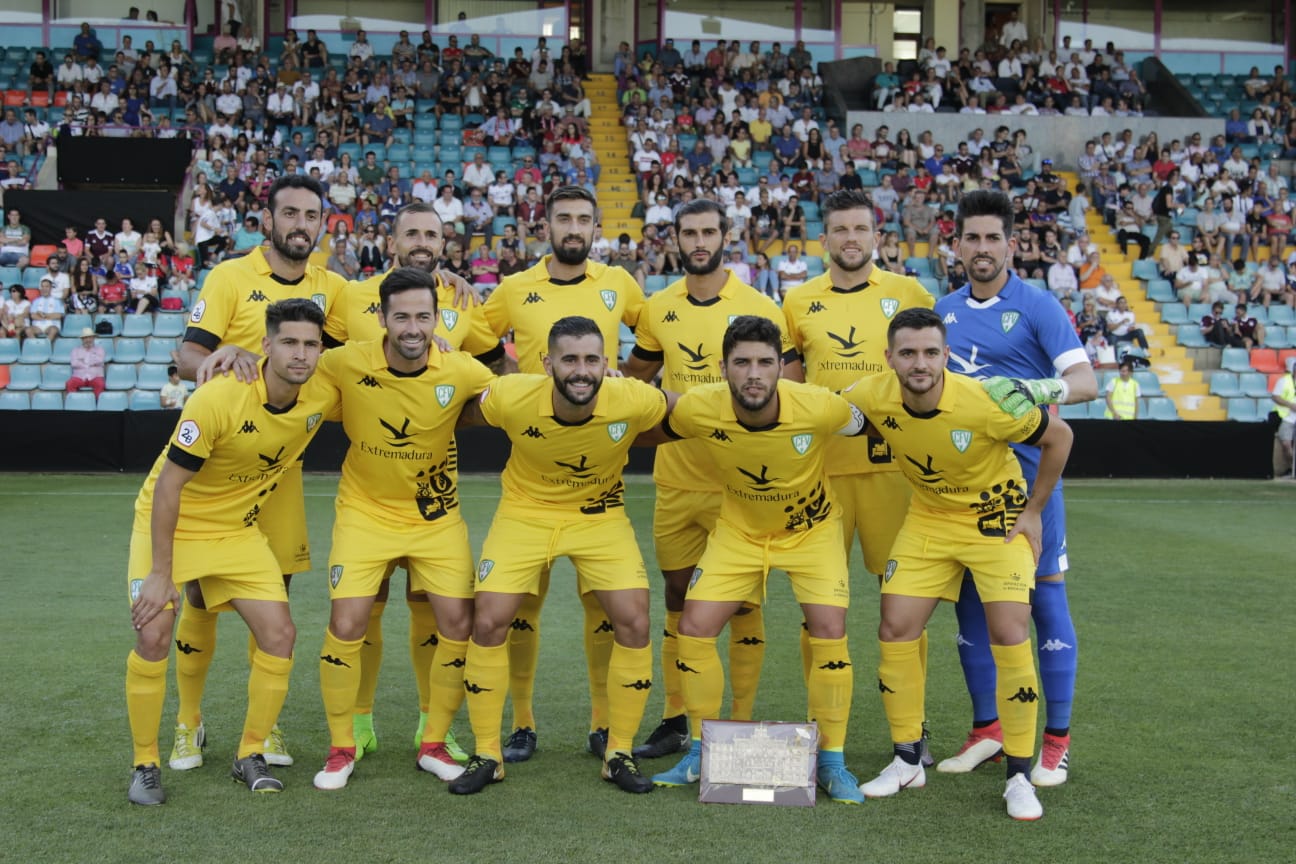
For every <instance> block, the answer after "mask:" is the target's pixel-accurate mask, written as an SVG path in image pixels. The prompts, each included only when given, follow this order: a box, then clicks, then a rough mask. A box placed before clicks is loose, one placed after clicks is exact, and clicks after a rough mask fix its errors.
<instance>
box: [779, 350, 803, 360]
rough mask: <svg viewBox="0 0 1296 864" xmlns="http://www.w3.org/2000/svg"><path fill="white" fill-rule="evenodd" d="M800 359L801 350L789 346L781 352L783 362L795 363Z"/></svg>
mask: <svg viewBox="0 0 1296 864" xmlns="http://www.w3.org/2000/svg"><path fill="white" fill-rule="evenodd" d="M800 359H801V352H800V351H798V350H796V349H795V348H789V349H788V350H786V351H784V352H783V362H784V363H796V362H797V361H799V360H800Z"/></svg>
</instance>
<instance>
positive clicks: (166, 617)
mask: <svg viewBox="0 0 1296 864" xmlns="http://www.w3.org/2000/svg"><path fill="white" fill-rule="evenodd" d="M174 621H175V617H174V616H173V615H172V614H171V612H170V611H169V610H167V611H163V612H161V613H159V614H158V616H157V617H156V618H154V619H153V620H152V621H150V622H149V623H147V624H145V625H144V626H143V627H141V628H140V629H139V630H138V631H137V632H136V634H135V653H136V654H138V655H139V656H140V657H143V658H144V659H145V660H147V661H149V662H150V663H156V662H157V661H159V660H165V659H166V657H167V653H168V652H169V651H170V650H171V625H172V624H173V623H174Z"/></svg>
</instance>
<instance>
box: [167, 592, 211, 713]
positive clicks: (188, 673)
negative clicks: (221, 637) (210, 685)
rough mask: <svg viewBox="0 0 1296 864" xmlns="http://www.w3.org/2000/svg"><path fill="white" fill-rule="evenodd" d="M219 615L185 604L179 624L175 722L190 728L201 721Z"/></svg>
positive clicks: (177, 634)
mask: <svg viewBox="0 0 1296 864" xmlns="http://www.w3.org/2000/svg"><path fill="white" fill-rule="evenodd" d="M216 617H217V616H216V613H215V612H208V611H207V610H206V609H198V608H196V607H195V606H194V605H193V604H192V603H186V604H184V608H182V609H181V610H180V620H179V622H178V623H177V624H176V634H175V641H176V695H177V696H178V697H179V705H178V706H177V708H176V722H177V723H183V724H184V725H185V726H187V727H188V728H190V729H196V728H198V724H199V723H201V722H202V698H203V690H204V688H206V686H207V670H208V669H210V668H211V661H212V655H213V654H215V653H216Z"/></svg>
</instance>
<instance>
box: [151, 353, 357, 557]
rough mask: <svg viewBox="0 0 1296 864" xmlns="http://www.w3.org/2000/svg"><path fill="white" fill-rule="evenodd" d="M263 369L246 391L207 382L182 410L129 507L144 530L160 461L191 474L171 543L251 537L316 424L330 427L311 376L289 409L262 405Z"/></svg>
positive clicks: (334, 402)
mask: <svg viewBox="0 0 1296 864" xmlns="http://www.w3.org/2000/svg"><path fill="white" fill-rule="evenodd" d="M264 366H265V362H264V361H263V362H262V372H261V375H259V376H258V377H257V380H256V381H254V382H252V383H251V384H244V383H243V382H242V381H239V380H238V379H236V378H234V377H233V376H229V377H218V378H213V379H212V380H211V381H209V382H207V383H206V384H204V385H203V386H202V387H199V388H198V389H197V390H195V391H194V393H193V395H192V396H190V397H189V401H188V402H186V403H185V406H184V410H183V411H182V412H181V414H180V422H179V423H177V424H176V427H175V431H174V432H173V433H172V435H171V439H170V441H169V442H168V443H167V445H166V446H165V447H164V448H163V450H162V453H161V454H160V455H159V456H158V458H157V461H155V462H154V463H153V469H152V470H151V471H150V472H149V475H148V477H147V478H146V479H145V480H144V485H143V486H142V487H141V488H140V492H139V496H138V497H137V498H136V499H135V514H136V517H137V518H140V519H142V520H143V521H144V522H145V523H147V521H148V519H149V518H151V514H152V510H153V488H154V486H155V485H156V483H157V478H158V474H159V473H160V472H161V471H162V465H163V463H164V462H166V461H167V460H170V461H171V462H174V463H175V464H176V465H179V466H180V467H181V468H184V469H187V470H189V471H195V472H197V473H196V474H194V476H193V477H192V478H191V479H190V481H189V482H188V483H187V484H186V485H185V487H184V489H183V491H182V492H181V493H180V518H179V521H178V522H177V523H176V532H175V536H176V537H177V538H180V539H185V540H193V539H202V538H205V537H229V536H234V535H237V534H239V533H241V532H243V531H255V530H257V527H256V523H257V517H258V516H259V515H260V513H261V508H262V506H264V504H265V502H266V500H267V498H268V496H269V495H270V493H271V492H273V491H274V489H275V486H276V485H277V481H278V477H279V475H280V474H282V473H283V472H284V471H285V470H287V468H288V467H289V466H290V465H292V464H293V463H294V462H295V461H297V459H298V458H299V457H300V456H301V454H302V451H304V450H305V449H306V445H307V444H308V443H310V440H311V439H312V438H314V437H315V433H316V432H318V431H319V428H320V424H321V423H322V422H323V421H324V420H330V419H337V412H338V393H337V390H336V389H334V387H333V385H332V383H331V382H330V381H328V380H327V379H325V378H321V377H320V376H312V377H311V378H310V380H309V381H307V382H306V383H305V384H303V385H302V387H301V391H300V392H299V393H298V394H297V401H296V402H294V403H293V404H292V405H291V406H290V407H288V408H286V409H283V410H279V409H276V408H272V407H271V406H269V405H267V404H266V389H265V369H264Z"/></svg>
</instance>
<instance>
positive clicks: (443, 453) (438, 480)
mask: <svg viewBox="0 0 1296 864" xmlns="http://www.w3.org/2000/svg"><path fill="white" fill-rule="evenodd" d="M316 375H317V376H319V377H322V378H324V379H325V380H327V381H330V382H331V383H332V385H333V386H334V387H335V388H336V389H337V391H338V392H339V393H340V394H341V398H342V428H343V429H345V430H346V434H347V438H349V439H350V441H351V446H350V447H348V448H347V453H346V459H345V460H344V461H343V463H342V479H341V480H340V481H339V482H338V492H337V503H338V506H339V507H354V508H355V509H357V510H360V511H362V512H364V513H365V514H367V515H369V516H373V517H374V518H376V519H380V520H383V521H384V522H389V523H391V522H400V523H403V524H408V525H419V524H423V523H426V522H433V521H435V520H437V519H441V518H442V517H445V516H453V517H454V518H456V519H457V518H459V470H458V469H459V455H458V451H457V450H456V448H455V441H454V431H455V423H456V422H457V421H458V419H459V411H460V409H461V408H462V407H463V405H464V403H465V402H467V401H468V400H470V399H473V398H474V397H476V396H477V394H479V393H481V392H482V391H483V390H485V389H486V388H487V387H488V386H489V385H490V383H491V381H492V380H494V377H495V376H494V375H493V374H491V371H490V370H489V369H487V368H486V367H485V366H483V365H482V364H480V363H478V362H477V361H476V360H474V359H473V358H472V357H470V356H469V355H467V354H465V353H463V352H461V351H456V352H454V353H451V354H442V353H441V352H439V351H435V350H433V351H432V352H431V353H430V354H429V355H428V365H427V368H426V369H424V370H423V371H422V372H419V373H415V374H404V373H400V372H394V371H392V370H391V369H390V368H388V366H387V358H386V356H385V355H384V353H383V343H382V341H381V340H379V341H376V342H348V343H347V344H346V345H344V346H342V347H341V348H334V349H332V350H329V351H326V352H324V356H323V357H321V358H320V364H319V371H318V372H316Z"/></svg>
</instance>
